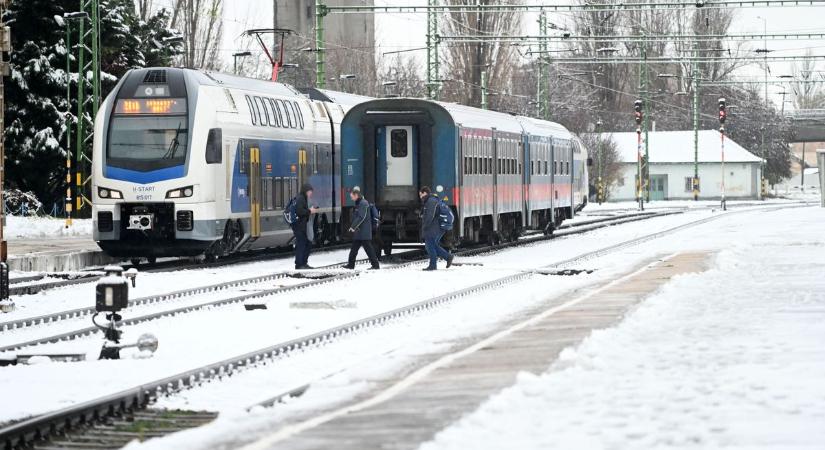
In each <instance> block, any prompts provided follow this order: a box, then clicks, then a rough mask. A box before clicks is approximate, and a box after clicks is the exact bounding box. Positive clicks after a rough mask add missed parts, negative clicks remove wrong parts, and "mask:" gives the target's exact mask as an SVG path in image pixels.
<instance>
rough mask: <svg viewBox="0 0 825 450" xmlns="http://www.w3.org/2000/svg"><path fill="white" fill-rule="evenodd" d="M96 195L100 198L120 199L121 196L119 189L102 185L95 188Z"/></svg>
mask: <svg viewBox="0 0 825 450" xmlns="http://www.w3.org/2000/svg"><path fill="white" fill-rule="evenodd" d="M97 196H98V197H100V198H111V199H115V200H120V199H122V198H123V194H121V193H120V191H116V190H114V189H106V188H104V187H98V188H97Z"/></svg>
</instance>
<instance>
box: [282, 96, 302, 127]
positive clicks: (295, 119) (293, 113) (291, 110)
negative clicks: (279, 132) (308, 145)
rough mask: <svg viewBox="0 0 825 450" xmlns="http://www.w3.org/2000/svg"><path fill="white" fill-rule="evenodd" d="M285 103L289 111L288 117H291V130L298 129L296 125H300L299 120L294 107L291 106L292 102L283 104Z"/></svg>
mask: <svg viewBox="0 0 825 450" xmlns="http://www.w3.org/2000/svg"><path fill="white" fill-rule="evenodd" d="M285 103H286V106H287V108H288V110H289V113H290V115H291V116H292V128H298V125H299V124H300V120H299V118H298V112H297V111H295V105H293V104H292V102H285Z"/></svg>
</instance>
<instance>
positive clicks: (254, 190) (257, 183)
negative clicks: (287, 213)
mask: <svg viewBox="0 0 825 450" xmlns="http://www.w3.org/2000/svg"><path fill="white" fill-rule="evenodd" d="M244 146H245V147H246V154H247V155H249V170H248V173H249V220H250V225H249V235H250V236H251V237H252V238H258V237H260V236H261V190H262V189H263V187H262V184H261V148H260V146H259V145H258V143H257V142H256V141H244Z"/></svg>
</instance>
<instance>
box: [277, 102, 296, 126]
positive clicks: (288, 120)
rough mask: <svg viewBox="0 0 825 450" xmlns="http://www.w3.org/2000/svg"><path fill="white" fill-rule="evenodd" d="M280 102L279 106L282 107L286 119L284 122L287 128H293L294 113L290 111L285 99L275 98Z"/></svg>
mask: <svg viewBox="0 0 825 450" xmlns="http://www.w3.org/2000/svg"><path fill="white" fill-rule="evenodd" d="M275 101H276V102H277V103H278V106H280V107H281V113H283V115H284V116H283V117H284V121H283V122H282V123H283V125H284V127H285V128H292V127H293V126H292V114H291V113H290V111H289V108H287V106H286V102H285V101H283V100H275Z"/></svg>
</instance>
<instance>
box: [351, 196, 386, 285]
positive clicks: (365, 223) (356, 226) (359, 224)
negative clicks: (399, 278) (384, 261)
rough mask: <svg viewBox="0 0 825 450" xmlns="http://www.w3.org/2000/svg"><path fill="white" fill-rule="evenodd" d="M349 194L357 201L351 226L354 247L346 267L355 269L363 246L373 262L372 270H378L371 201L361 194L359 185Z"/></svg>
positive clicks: (371, 262)
mask: <svg viewBox="0 0 825 450" xmlns="http://www.w3.org/2000/svg"><path fill="white" fill-rule="evenodd" d="M349 196H350V198H351V199H352V201H353V202H355V207H354V208H353V209H352V225H350V227H349V232H350V233H352V247H351V248H350V251H349V261H348V263H347V265H346V266H344V268H346V269H355V257H356V256H358V250H360V249H361V247H363V248H364V251H365V252H367V257H368V258H369V260H370V264H372V267H370V270H378V269H379V268H380V267H379V264H378V257H377V256H376V254H375V248H374V247H373V246H372V226H373V218H372V214H371V213H370V202H368V201H367V200H366V199H365V198H364V197H363V195H361V188H359V187H358V186H355V187H354V188H352V191H350V193H349Z"/></svg>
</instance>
